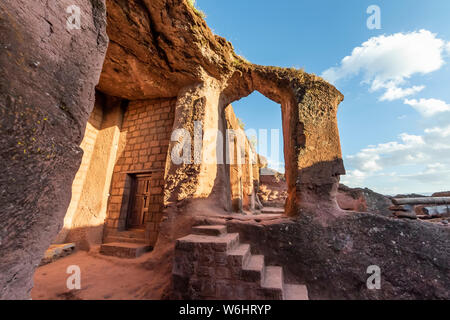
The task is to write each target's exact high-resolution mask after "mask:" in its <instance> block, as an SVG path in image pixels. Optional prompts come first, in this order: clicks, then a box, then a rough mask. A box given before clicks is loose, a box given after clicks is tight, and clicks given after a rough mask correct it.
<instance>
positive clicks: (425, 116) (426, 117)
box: [197, 0, 450, 194]
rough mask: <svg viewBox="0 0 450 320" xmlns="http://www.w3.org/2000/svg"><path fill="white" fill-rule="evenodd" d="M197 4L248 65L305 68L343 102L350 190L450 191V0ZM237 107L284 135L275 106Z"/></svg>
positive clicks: (252, 124) (251, 102) (254, 102)
mask: <svg viewBox="0 0 450 320" xmlns="http://www.w3.org/2000/svg"><path fill="white" fill-rule="evenodd" d="M370 5H377V6H379V7H380V9H381V29H380V30H369V29H368V28H367V24H366V21H367V19H368V18H369V16H370V14H367V13H366V10H367V8H368V7H369V6H370ZM197 6H198V7H199V8H200V9H201V10H203V11H204V12H205V13H206V15H207V18H206V21H207V23H208V25H209V27H210V28H211V29H212V30H213V31H214V32H215V33H216V34H218V35H221V36H223V37H225V38H227V39H228V40H229V41H231V42H232V43H233V45H234V47H235V50H236V52H237V53H238V54H240V55H242V56H243V57H245V58H246V59H248V60H249V61H251V62H253V63H257V64H261V65H277V66H283V67H295V68H304V69H305V71H307V72H309V73H315V74H317V75H322V76H324V77H325V78H327V80H330V81H332V82H333V83H334V84H335V85H336V87H337V88H338V89H339V90H340V91H341V92H342V93H343V94H344V95H345V101H344V102H343V103H342V104H341V105H340V109H339V113H338V121H339V130H340V135H341V144H342V151H343V156H344V162H345V165H346V169H347V171H348V175H347V176H346V177H342V181H343V182H344V183H346V184H348V185H350V186H367V187H369V188H372V189H374V190H376V191H378V192H382V193H386V194H395V193H400V192H424V193H425V192H433V191H441V190H450V90H449V80H450V1H448V0H430V1H422V0H420V1H419V0H396V1H374V0H371V1H363V0H317V1H302V0H295V1H294V0H278V1H268V0H258V1H256V0H245V1H242V0H240V1H238V0H228V1H218V0H215V1H214V0H198V1H197ZM363 44H364V45H363ZM358 47H360V49H361V50H359V52H358V50H357V51H354V49H355V48H358ZM347 56H349V58H348V59H347V60H348V61H347V62H345V63H341V61H342V59H343V58H345V57H347ZM330 68H334V69H330ZM233 106H234V108H235V111H236V113H237V115H238V116H239V117H240V118H241V119H242V120H243V121H244V123H245V124H246V128H254V129H261V128H262V129H269V130H270V129H277V128H278V129H281V112H280V109H279V106H278V105H277V104H275V103H273V102H271V101H270V100H268V99H266V98H265V97H263V96H261V95H260V94H258V93H254V94H252V95H251V96H250V97H248V98H245V99H242V100H241V101H239V102H236V103H234V104H233ZM280 139H281V138H280Z"/></svg>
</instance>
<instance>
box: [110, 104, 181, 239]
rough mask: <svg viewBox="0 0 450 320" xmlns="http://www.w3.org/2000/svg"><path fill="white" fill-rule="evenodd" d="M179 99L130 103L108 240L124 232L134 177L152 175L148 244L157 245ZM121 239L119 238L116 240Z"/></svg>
mask: <svg viewBox="0 0 450 320" xmlns="http://www.w3.org/2000/svg"><path fill="white" fill-rule="evenodd" d="M175 102H176V100H175V99H154V100H140V101H132V102H130V104H129V106H128V109H127V110H126V112H125V115H124V120H123V125H122V131H121V139H120V140H121V141H120V143H119V150H118V159H117V162H116V165H115V167H114V173H113V177H112V185H111V193H110V199H109V204H108V218H107V220H106V224H105V239H107V238H108V236H110V235H112V236H117V234H116V232H117V230H124V229H125V226H126V217H127V211H128V204H129V201H130V196H131V195H130V193H131V177H130V175H133V174H137V173H144V172H148V173H151V181H150V198H149V201H150V203H149V214H148V216H147V219H146V221H145V228H146V239H145V241H146V243H148V244H149V245H154V244H155V243H156V240H157V237H158V229H159V222H160V221H161V218H162V214H163V213H162V211H163V208H164V195H163V194H164V168H165V164H166V159H167V150H168V147H169V141H170V135H171V132H172V126H173V121H174V111H175ZM115 240H117V238H116V239H115Z"/></svg>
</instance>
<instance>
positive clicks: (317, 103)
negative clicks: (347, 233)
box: [98, 0, 345, 215]
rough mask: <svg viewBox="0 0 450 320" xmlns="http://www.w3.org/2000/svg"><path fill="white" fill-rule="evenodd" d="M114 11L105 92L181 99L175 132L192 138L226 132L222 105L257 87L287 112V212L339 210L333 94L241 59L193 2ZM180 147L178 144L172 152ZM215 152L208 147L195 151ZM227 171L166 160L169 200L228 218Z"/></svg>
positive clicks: (146, 1)
mask: <svg viewBox="0 0 450 320" xmlns="http://www.w3.org/2000/svg"><path fill="white" fill-rule="evenodd" d="M107 7H108V34H109V35H110V46H109V48H108V53H107V56H106V60H105V64H104V69H103V72H102V76H101V79H100V83H99V86H98V89H99V90H100V91H102V92H104V93H106V94H108V95H112V96H117V97H121V98H125V99H130V100H135V99H148V98H161V97H178V101H177V107H176V111H175V124H174V130H177V129H184V130H186V131H187V132H189V134H190V135H191V137H192V136H194V127H193V121H198V122H199V123H201V124H202V126H203V129H204V130H208V129H212V130H219V131H220V132H222V133H223V132H224V130H225V119H224V117H225V116H224V110H225V108H226V107H227V106H228V105H229V104H230V103H232V102H233V101H236V100H239V99H241V98H243V97H246V96H248V95H249V94H251V93H252V92H253V91H255V90H258V91H259V92H261V93H262V94H264V95H265V96H266V97H268V98H269V99H271V100H273V101H275V102H278V103H279V104H280V105H281V109H282V114H283V121H284V124H285V125H284V141H285V158H286V166H287V173H286V176H287V182H288V189H289V191H288V194H289V195H288V204H287V207H286V209H287V210H286V211H287V213H288V214H289V215H296V214H298V212H299V210H303V209H306V210H314V209H315V207H316V206H317V203H319V204H320V206H321V207H327V208H329V209H330V210H338V206H337V204H336V199H335V197H336V191H337V183H338V181H339V175H340V174H343V173H345V170H344V167H343V164H342V159H341V158H342V156H341V150H340V143H339V133H338V127H337V119H336V112H337V106H338V104H339V103H340V102H341V101H342V99H343V96H342V94H341V93H340V92H339V91H337V90H336V88H334V87H333V86H332V85H330V84H329V83H327V82H326V81H324V80H322V79H320V78H319V77H316V76H314V75H309V74H307V73H305V72H302V71H299V70H295V69H284V68H276V67H265V66H258V65H253V64H251V63H248V62H246V61H244V60H243V59H241V58H240V57H239V56H237V55H236V54H235V53H234V51H233V47H232V45H231V44H230V43H229V42H227V41H226V40H225V39H223V38H221V37H219V36H216V35H213V33H212V32H211V30H210V29H209V28H208V27H207V26H206V23H205V21H204V20H203V19H202V18H201V17H200V16H199V15H198V14H197V13H196V12H195V11H194V10H192V8H191V7H190V6H189V5H188V4H187V2H186V1H182V0H175V1H167V0H152V1H150V0H132V1H126V2H125V1H118V0H108V1H107ZM216 140H217V139H214V138H212V139H210V141H209V142H212V145H214V144H215V143H216V142H217V141H216ZM177 144H178V142H175V141H174V142H172V143H171V146H170V147H169V153H172V151H173V150H174V148H176V145H177ZM216 151H217V147H216V148H215V147H208V148H206V147H205V145H203V146H202V147H201V150H200V151H198V154H199V155H200V156H202V155H203V156H205V155H206V156H207V155H214V154H216ZM227 171H228V170H227V168H226V167H225V166H223V165H218V166H217V165H208V164H201V165H200V164H195V163H194V164H181V165H177V164H173V163H170V162H169V163H168V164H167V167H166V176H165V178H166V186H165V189H166V190H167V192H168V193H170V196H169V195H167V196H166V201H169V202H170V201H174V200H178V201H180V200H183V199H188V198H191V199H202V200H204V202H205V201H206V202H209V204H211V206H215V207H216V209H217V210H225V211H229V210H230V208H231V204H230V203H229V201H227V200H226V199H224V197H226V195H227V193H228V192H229V191H228V189H229V185H228V184H229V182H228V180H229V178H228V173H227ZM302 208H303V209H302Z"/></svg>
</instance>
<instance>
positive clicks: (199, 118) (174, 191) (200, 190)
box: [165, 78, 231, 211]
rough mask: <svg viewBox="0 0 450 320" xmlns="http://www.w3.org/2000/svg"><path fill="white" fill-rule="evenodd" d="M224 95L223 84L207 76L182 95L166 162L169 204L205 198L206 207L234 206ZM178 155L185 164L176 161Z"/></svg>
mask: <svg viewBox="0 0 450 320" xmlns="http://www.w3.org/2000/svg"><path fill="white" fill-rule="evenodd" d="M220 94H221V86H220V83H219V82H218V81H217V80H215V79H212V78H207V79H206V80H205V81H204V82H202V83H200V84H197V85H193V86H189V87H186V88H184V89H182V90H181V91H180V93H179V95H178V100H177V104H176V109H175V121H174V126H173V130H172V139H171V140H172V141H171V142H170V145H169V151H168V159H167V161H166V170H165V202H166V203H170V202H174V201H183V200H189V201H190V202H191V203H192V202H197V201H198V200H202V202H204V204H205V205H204V206H202V208H204V210H211V211H215V210H220V211H224V210H225V211H229V210H230V209H231V203H230V191H229V181H228V174H227V172H226V165H225V145H224V143H225V139H224V132H225V130H226V123H225V115H224V105H223V103H222V101H221V97H220ZM186 143H187V144H186ZM189 144H190V147H189ZM181 149H183V151H181ZM174 156H175V157H174ZM177 157H178V158H179V159H178V160H179V161H182V162H181V163H176V161H177V160H175V158H177ZM182 158H184V159H182ZM206 204H208V205H206Z"/></svg>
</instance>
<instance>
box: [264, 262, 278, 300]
mask: <svg viewBox="0 0 450 320" xmlns="http://www.w3.org/2000/svg"><path fill="white" fill-rule="evenodd" d="M261 287H262V289H263V290H262V291H263V295H264V297H265V298H266V299H269V300H283V268H281V267H273V266H268V267H266V270H265V276H264V281H263V282H262V286H261Z"/></svg>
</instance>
